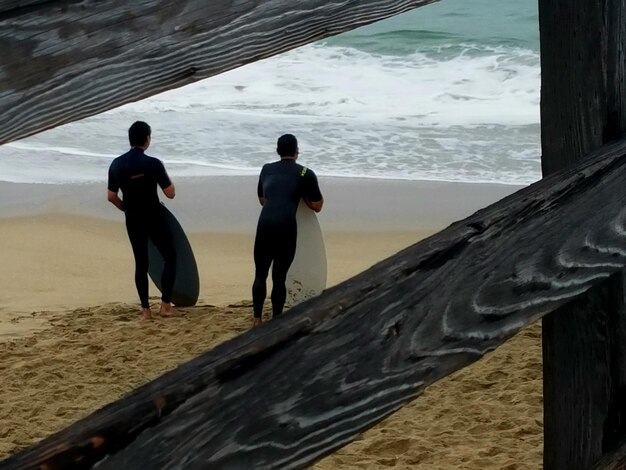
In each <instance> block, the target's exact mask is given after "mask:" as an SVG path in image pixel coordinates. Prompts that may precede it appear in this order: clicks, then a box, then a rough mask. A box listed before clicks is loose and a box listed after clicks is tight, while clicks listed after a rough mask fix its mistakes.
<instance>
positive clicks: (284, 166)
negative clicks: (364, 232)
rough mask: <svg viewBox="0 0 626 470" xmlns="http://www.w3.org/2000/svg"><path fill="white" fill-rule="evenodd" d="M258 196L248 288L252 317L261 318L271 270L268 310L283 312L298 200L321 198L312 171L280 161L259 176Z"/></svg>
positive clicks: (266, 168) (294, 240)
mask: <svg viewBox="0 0 626 470" xmlns="http://www.w3.org/2000/svg"><path fill="white" fill-rule="evenodd" d="M258 196H259V197H262V198H264V204H263V209H262V210H261V215H260V217H259V223H258V226H257V232H256V239H255V241H254V264H255V267H256V274H255V278H254V285H253V286H252V299H253V304H254V316H255V317H257V318H260V317H261V314H262V311H263V303H264V302H265V297H266V295H267V290H266V284H265V281H266V279H267V275H268V272H269V269H270V265H271V264H272V262H273V263H274V264H273V267H272V283H273V287H272V295H271V299H272V311H273V315H274V316H276V315H279V314H281V313H282V311H283V307H284V305H285V298H286V296H287V291H286V288H285V281H286V279H287V271H289V267H290V266H291V263H292V261H293V258H294V256H295V254H296V238H297V235H298V228H297V225H296V211H297V209H298V204H299V203H300V199H302V198H304V199H306V200H309V201H311V202H317V201H320V200H321V199H322V194H321V192H320V188H319V185H318V182H317V177H316V176H315V173H313V171H311V170H309V169H307V168H305V167H303V166H302V165H299V164H297V163H296V162H295V161H294V160H291V159H284V160H280V161H277V162H275V163H268V164H267V165H265V166H264V167H263V169H262V170H261V175H260V176H259V186H258Z"/></svg>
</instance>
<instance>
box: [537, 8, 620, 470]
mask: <svg viewBox="0 0 626 470" xmlns="http://www.w3.org/2000/svg"><path fill="white" fill-rule="evenodd" d="M539 26H540V34H541V144H542V153H543V155H542V170H543V173H544V176H545V175H548V174H550V173H552V172H554V171H557V170H559V169H562V168H564V167H567V166H570V165H571V164H573V163H575V162H576V161H577V160H579V159H580V158H582V157H583V156H584V155H586V154H588V153H589V152H591V151H592V150H595V149H597V148H599V147H600V146H602V145H603V144H605V143H606V142H608V141H610V140H613V139H616V138H618V137H621V136H624V135H626V81H625V77H626V63H625V60H626V57H625V56H624V52H625V51H626V0H539ZM572 230H575V227H572ZM624 305H625V299H624V276H623V275H620V276H615V277H614V278H612V279H611V280H609V281H608V282H606V283H605V284H604V285H602V286H601V287H600V288H597V289H594V290H593V291H591V292H589V294H588V295H587V296H586V297H584V298H581V299H579V300H577V301H576V302H573V303H572V304H570V305H567V306H565V307H564V308H562V309H560V310H559V311H558V312H555V313H553V314H552V315H549V316H548V317H546V318H544V320H543V364H544V366H543V367H544V468H545V469H546V470H553V469H564V470H576V469H587V468H591V467H592V466H593V464H594V463H596V462H597V461H598V460H599V459H600V458H601V457H602V455H603V454H605V453H607V452H609V451H610V450H611V449H612V448H613V447H614V446H615V445H617V443H618V441H619V440H620V439H622V438H623V437H624V436H626V310H625V308H624Z"/></svg>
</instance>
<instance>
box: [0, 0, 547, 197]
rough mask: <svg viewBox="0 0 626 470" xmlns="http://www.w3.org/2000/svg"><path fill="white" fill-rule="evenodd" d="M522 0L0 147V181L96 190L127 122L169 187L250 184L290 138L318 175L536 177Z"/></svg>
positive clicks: (471, 7)
mask: <svg viewBox="0 0 626 470" xmlns="http://www.w3.org/2000/svg"><path fill="white" fill-rule="evenodd" d="M538 36H539V33H538V20H537V6H536V2H531V1H523V0H498V1H493V0H444V1H442V2H441V3H437V4H433V5H429V6H426V7H422V8H419V9H417V10H414V11H411V12H409V13H405V14H403V15H399V16H396V17H394V18H390V19H388V20H385V21H382V22H379V23H376V24H373V25H370V26H367V27H364V28H360V29H358V30H354V31H351V32H349V33H346V34H343V35H340V36H336V37H333V38H330V39H327V40H325V41H322V42H319V43H316V44H312V45H308V46H305V47H301V48H299V49H296V50H293V51H290V52H288V53H285V54H282V55H280V56H277V57H273V58H270V59H267V60H264V61H261V62H257V63H254V64H250V65H247V66H244V67H241V68H239V69H236V70H233V71H230V72H227V73H224V74H222V75H219V76H216V77H213V78H210V79H207V80H204V81H201V82H198V83H195V84H193V85H190V86H187V87H185V88H181V89H177V90H172V91H169V92H166V93H163V94H160V95H158V96H154V97H152V98H149V99H146V100H143V101H140V102H137V103H131V104H128V105H125V106H123V107H121V108H118V109H115V110H111V111H109V112H106V113H103V114H100V115H98V116H94V117H91V118H88V119H85V120H83V121H80V122H76V123H72V124H68V125H65V126H61V127H59V128H56V129H53V130H50V131H47V132H44V133H41V134H39V135H36V136H33V137H30V138H27V139H24V140H21V141H18V142H13V143H10V144H7V145H4V146H2V147H0V180H4V181H13V182H38V183H65V182H87V181H104V180H105V179H106V172H107V168H108V165H109V164H110V162H111V160H112V158H114V157H116V156H117V155H119V154H121V153H123V152H125V151H126V150H127V140H126V138H127V137H126V136H127V134H126V132H127V129H128V126H129V125H130V124H131V123H132V122H133V121H135V120H137V119H141V120H145V121H147V122H148V123H150V125H151V126H152V129H153V144H152V146H151V148H150V150H149V152H148V153H149V154H151V155H154V156H157V157H159V158H161V159H162V160H163V161H164V162H165V163H166V166H167V168H168V170H169V172H170V174H171V175H172V176H173V177H176V176H193V175H195V176H201V175H234V174H256V173H257V172H258V170H259V168H260V167H261V166H262V164H263V163H265V162H267V161H271V160H273V159H274V158H276V155H275V153H274V149H275V144H276V139H277V137H278V136H279V135H280V134H282V133H285V132H291V133H293V134H295V135H296V136H297V137H298V139H299V142H300V152H301V154H300V160H301V162H302V163H304V164H306V165H308V166H310V167H311V168H313V169H314V170H315V171H316V173H318V175H321V176H343V177H370V178H388V179H411V180H442V181H464V182H497V183H506V184H528V183H531V182H533V181H536V180H538V179H539V178H540V137H539V86H540V67H539V39H538Z"/></svg>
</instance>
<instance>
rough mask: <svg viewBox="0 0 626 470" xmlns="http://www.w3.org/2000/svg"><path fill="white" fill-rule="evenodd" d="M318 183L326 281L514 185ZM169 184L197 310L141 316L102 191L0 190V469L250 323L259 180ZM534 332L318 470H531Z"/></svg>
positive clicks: (538, 416)
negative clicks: (195, 276) (190, 252)
mask: <svg viewBox="0 0 626 470" xmlns="http://www.w3.org/2000/svg"><path fill="white" fill-rule="evenodd" d="M320 183H321V185H322V189H323V190H324V194H325V198H326V207H325V209H324V211H323V212H322V214H321V215H320V217H319V219H320V224H321V225H322V228H323V230H324V236H325V242H326V248H327V257H328V284H329V286H330V285H334V284H336V283H338V282H340V281H343V280H345V279H348V278H349V277H351V276H353V275H355V274H357V273H359V272H361V271H362V270H364V269H365V268H367V267H369V266H371V265H372V264H374V263H376V262H377V261H379V260H382V259H384V258H386V257H388V256H390V255H392V254H394V253H396V252H397V251H398V250H400V249H402V248H404V247H406V246H409V245H411V244H413V243H415V242H417V241H419V240H420V239H423V238H424V237H427V236H429V235H431V234H432V233H434V232H436V231H437V230H439V229H441V228H443V227H445V226H446V225H448V224H449V223H451V222H453V221H455V220H457V219H461V218H463V217H465V216H467V215H469V214H471V213H472V212H474V211H476V210H477V209H479V208H481V207H483V206H485V205H487V204H489V203H491V202H494V201H496V200H498V199H500V198H502V197H503V196H505V195H507V194H510V193H511V192H513V191H515V190H516V189H517V188H515V187H513V186H499V185H484V184H461V183H459V184H451V183H436V182H415V181H392V180H366V179H362V180H360V179H340V178H327V179H321V181H320ZM177 186H178V188H179V189H178V193H179V194H178V196H177V198H176V199H175V200H174V201H173V202H171V203H168V207H170V209H171V210H172V211H173V212H174V213H175V214H176V215H177V217H178V218H179V220H180V222H181V224H182V225H183V226H184V227H185V228H186V230H187V232H188V234H189V237H190V240H191V243H192V246H193V248H194V252H195V254H196V258H197V261H198V265H199V269H200V278H201V293H200V301H199V303H198V305H197V306H195V307H193V308H187V309H180V313H181V315H180V316H179V317H177V318H172V319H157V320H154V321H151V322H144V321H141V320H140V319H139V316H138V315H137V311H138V305H137V299H136V292H135V288H134V284H133V262H132V254H131V250H130V246H129V244H128V241H127V237H126V232H125V229H124V225H123V220H122V214H121V213H119V212H117V211H116V210H115V209H114V208H113V206H111V205H110V204H108V203H106V201H105V191H104V185H103V184H84V185H31V184H11V183H2V184H0V239H1V240H2V243H1V244H0V259H1V260H2V266H3V269H2V270H0V285H2V286H3V289H2V290H0V375H1V376H2V379H3V380H2V384H1V385H0V396H2V401H1V402H0V459H1V458H3V457H6V456H7V455H9V454H11V453H12V452H15V451H16V450H18V449H20V448H22V447H24V446H27V445H29V444H31V443H33V442H35V441H36V440H38V439H41V438H43V437H45V436H46V435H48V434H50V433H52V432H55V431H57V430H59V429H62V428H63V427H64V426H67V425H68V424H70V423H72V422H73V421H75V420H77V419H79V418H80V417H83V416H85V415H86V414H88V413H90V412H92V411H94V410H96V409H97V408H99V407H101V406H103V405H105V404H106V403H109V402H111V401H113V400H115V399H118V398H120V397H121V396H123V395H124V394H126V393H128V392H129V391H130V390H132V389H133V388H134V387H137V386H139V385H141V384H143V383H145V382H147V381H149V380H151V379H154V378H156V377H157V376H159V375H160V374H162V373H163V372H164V371H166V370H169V369H172V368H174V367H176V366H177V365H178V364H180V363H182V362H184V361H186V360H189V359H191V358H193V357H195V356H197V355H198V354H200V353H202V352H203V351H206V350H207V349H209V348H211V347H213V346H215V345H217V344H219V343H221V342H223V341H225V340H226V339H228V338H231V337H233V336H235V335H237V334H240V333H241V332H243V331H245V330H246V329H247V328H249V326H250V322H251V306H250V285H251V282H252V274H253V264H252V242H253V234H254V227H255V224H256V218H257V216H258V212H259V206H258V203H257V202H256V198H255V195H254V188H255V178H252V177H220V178H189V179H185V180H181V181H177ZM151 295H152V296H153V299H154V302H155V305H156V304H157V303H158V297H157V295H158V291H157V290H156V288H155V287H154V286H151ZM540 335H541V332H540V328H539V325H534V326H531V327H530V328H528V329H526V330H524V331H523V332H522V333H520V334H519V335H518V336H516V337H515V338H513V339H512V340H511V341H509V342H508V343H507V344H505V345H504V346H503V347H501V348H499V349H498V350H497V351H495V352H494V353H492V354H489V355H488V356H487V357H485V358H484V359H482V360H481V361H479V362H477V363H476V364H474V365H473V366H472V367H469V368H467V369H464V370H462V371H459V372H458V373H456V374H454V375H453V376H451V377H449V378H447V379H445V380H442V381H440V382H438V383H436V384H435V385H433V386H431V387H430V388H429V389H428V390H427V391H426V393H425V394H424V396H422V397H421V398H419V399H418V400H416V401H415V402H414V403H412V404H410V405H409V406H407V407H405V408H403V409H402V410H400V411H399V412H398V413H396V414H395V415H393V416H391V417H390V418H388V419H387V420H385V421H384V422H382V423H380V424H379V425H378V426H376V427H375V428H373V429H371V430H369V431H367V432H366V433H364V434H363V435H362V436H361V437H360V438H359V439H358V440H357V441H355V442H353V443H352V444H350V445H348V446H346V447H345V448H343V449H341V450H339V451H338V452H336V453H335V454H333V455H331V456H329V457H327V458H326V459H324V460H322V461H321V462H319V463H318V464H317V465H316V466H315V468H317V469H324V470H330V469H357V468H382V467H393V468H417V469H433V468H441V469H448V468H450V469H452V468H455V469H456V468H464V469H485V468H493V469H496V468H498V469H499V468H506V469H536V468H540V467H541V446H542V442H541V426H542V424H541V420H542V409H541V343H540Z"/></svg>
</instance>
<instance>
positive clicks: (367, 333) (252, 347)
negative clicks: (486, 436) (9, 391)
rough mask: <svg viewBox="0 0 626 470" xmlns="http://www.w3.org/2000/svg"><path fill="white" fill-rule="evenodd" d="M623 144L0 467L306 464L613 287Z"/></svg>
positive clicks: (625, 172)
mask: <svg viewBox="0 0 626 470" xmlns="http://www.w3.org/2000/svg"><path fill="white" fill-rule="evenodd" d="M625 155H626V140H625V141H621V142H619V143H615V144H612V145H609V146H607V147H604V148H603V149H601V151H599V152H598V153H596V154H595V155H594V156H593V157H592V158H589V159H586V160H585V161H583V162H582V163H580V164H579V165H578V166H577V167H575V168H573V169H571V170H568V171H564V172H560V173H557V174H555V175H553V176H551V177H549V178H546V179H544V180H542V181H540V182H538V183H536V184H534V185H532V186H530V187H528V188H525V189H523V190H521V191H519V192H517V193H515V194H514V195H512V196H509V197H507V198H505V199H503V200H501V201H499V202H497V203H495V204H493V205H492V206H490V207H488V208H486V209H484V210H481V211H479V212H477V213H476V214H474V215H472V216H471V217H469V218H467V219H465V220H463V221H460V222H457V223H455V224H453V225H451V226H450V227H448V228H447V229H445V230H444V231H442V232H440V233H438V234H437V235H434V236H432V237H430V238H428V239H426V240H424V241H422V242H420V243H417V244H416V245H413V246H411V247H409V248H407V249H405V250H403V251H401V252H399V253H398V254H396V255H394V256H392V257H390V258H389V259H387V260H385V261H383V262H381V263H379V264H377V265H376V266H374V267H372V268H370V269H369V270H367V271H365V272H363V273H361V274H360V275H358V276H355V277H354V278H352V279H350V280H348V281H346V282H344V283H342V284H340V285H338V286H336V287H334V288H332V289H329V290H327V291H325V292H324V293H323V294H322V295H321V296H319V297H317V298H314V299H311V300H310V301H308V302H305V303H303V304H301V305H299V306H297V307H295V308H294V309H292V310H291V311H289V312H287V313H286V314H285V315H283V316H281V317H279V318H278V319H276V320H273V321H271V322H269V323H267V324H264V325H263V326H262V327H260V328H257V329H255V330H253V331H250V332H247V333H245V334H243V335H241V336H239V337H237V338H234V339H233V340H231V341H228V342H226V343H224V344H222V345H220V346H218V347H217V348H215V349H214V350H212V351H209V352H207V353H205V354H203V355H202V356H200V357H198V358H197V359H195V360H193V361H191V362H189V363H187V364H184V365H182V366H180V367H179V368H177V369H176V370H174V371H172V372H170V373H167V374H165V375H164V376H162V377H160V378H158V379H157V380H155V381H153V382H151V383H149V384H147V385H145V386H143V387H141V388H139V389H137V390H136V391H134V392H132V393H131V394H129V395H128V396H126V397H125V398H123V399H121V400H119V401H117V402H115V403H112V404H110V405H108V406H107V407H104V408H103V409H101V410H99V411H97V412H95V413H93V414H92V415H91V416H88V417H86V418H85V419H83V420H81V421H79V422H77V423H75V424H73V425H72V426H70V427H68V428H67V429H65V430H63V431H61V432H59V433H57V434H55V435H53V436H51V437H49V438H47V439H46V440H44V441H42V442H41V443H39V444H36V445H34V446H32V447H30V448H28V449H26V450H24V451H22V452H20V453H19V454H17V455H14V456H13V457H11V458H9V459H8V460H6V461H4V462H2V463H0V469H2V470H9V469H11V470H13V469H24V468H48V469H53V468H90V466H91V465H92V464H94V463H95V462H99V463H98V469H119V468H146V469H151V468H172V469H177V468H181V469H182V468H185V469H187V468H280V469H285V468H302V467H303V466H306V465H308V464H311V463H313V462H315V461H316V460H318V459H320V458H322V457H323V456H325V455H327V454H328V453H330V452H332V451H333V450H335V449H337V448H338V447H341V446H343V445H344V444H346V443H348V442H350V441H351V440H353V439H354V438H355V437H356V436H357V435H358V434H359V433H361V432H363V431H364V430H365V429H367V428H369V427H371V426H373V425H374V424H375V423H377V422H379V421H380V420H382V419H383V418H385V417H386V416H388V415H390V414H391V413H393V412H394V411H396V410H397V409H399V408H400V407H402V406H403V405H404V404H406V403H408V402H409V401H411V400H413V399H414V398H416V397H417V396H418V395H420V394H421V393H422V392H423V390H424V389H425V388H426V387H427V386H428V385H429V384H432V383H433V382H435V381H436V380H439V379H441V378H442V377H445V376H446V375H448V374H450V373H452V372H453V371H455V370H458V369H460V368H462V367H464V366H466V365H468V364H470V363H472V362H474V361H476V360H478V359H479V358H481V357H482V356H483V355H484V354H485V353H487V352H489V351H492V350H493V349H495V348H496V347H497V346H499V345H500V344H502V343H503V342H504V341H506V340H507V339H508V338H510V337H511V336H513V335H514V334H515V333H517V332H518V331H519V330H520V329H521V328H523V327H524V326H526V325H528V324H530V323H532V322H534V321H535V320H537V319H538V318H540V317H542V316H544V315H546V314H548V313H550V312H554V311H555V310H557V309H559V308H560V307H561V306H563V305H565V304H566V303H568V302H570V301H572V300H573V299H576V298H578V297H580V296H584V295H586V294H587V293H588V292H590V291H593V290H594V289H599V288H603V287H604V285H605V284H606V283H607V282H608V283H611V284H614V283H617V282H621V280H622V279H621V278H620V276H623V275H624V274H623V273H624V269H625V267H626V156H625ZM604 333H607V332H604ZM105 457H106V458H105Z"/></svg>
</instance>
